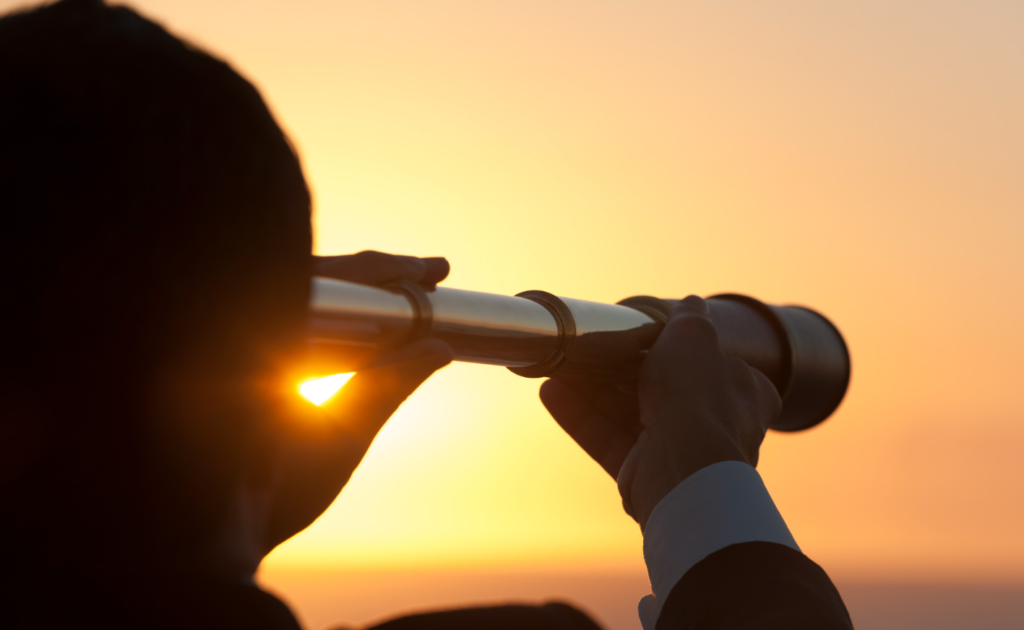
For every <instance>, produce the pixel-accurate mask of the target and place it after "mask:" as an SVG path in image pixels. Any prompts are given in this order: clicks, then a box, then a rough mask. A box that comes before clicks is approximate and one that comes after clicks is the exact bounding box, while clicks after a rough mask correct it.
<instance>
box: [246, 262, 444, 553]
mask: <svg viewBox="0 0 1024 630" xmlns="http://www.w3.org/2000/svg"><path fill="white" fill-rule="evenodd" d="M448 269H449V266H448V261H447V260H445V259H444V258H413V257H411V256H392V255H389V254H382V253H380V252H362V253H359V254H355V255H352V256H327V257H318V258H317V259H316V261H315V266H314V274H316V275H320V276H326V277H330V278H336V279H338V280H346V281H349V282H358V283H361V284H374V285H376V284H383V283H387V282H395V281H399V280H402V279H408V280H412V281H413V282H418V283H421V284H426V285H430V286H432V285H434V284H436V283H438V282H440V281H441V280H443V279H444V278H445V277H446V276H447V275H448ZM451 360H452V353H451V348H449V347H448V346H447V345H446V344H444V343H442V342H440V341H436V340H423V341H419V342H417V343H413V344H410V345H408V346H405V347H402V348H399V349H397V350H394V351H390V352H388V353H386V356H377V357H374V358H373V359H372V360H370V361H369V362H368V365H370V366H371V367H368V368H366V369H361V370H360V371H359V372H358V373H357V374H356V375H355V376H353V377H352V379H351V380H350V381H349V382H348V383H347V384H346V385H345V387H344V389H343V390H342V391H341V392H339V393H338V394H337V395H335V396H334V397H333V398H331V399H330V400H328V401H327V402H325V403H324V404H323V405H321V406H320V407H319V408H310V406H309V405H305V408H304V410H303V411H302V412H301V413H299V414H297V415H298V416H299V417H298V418H297V419H296V421H295V422H293V424H294V426H292V427H289V434H290V438H291V439H290V443H289V445H288V447H287V452H286V454H285V459H284V462H283V465H282V467H281V468H282V470H281V472H280V475H279V481H278V483H277V486H276V488H275V491H274V495H273V502H272V506H271V509H270V518H269V526H268V528H267V533H266V537H265V540H266V544H265V551H266V552H269V551H270V550H271V549H273V547H274V546H276V545H278V544H280V543H281V542H283V541H284V540H286V539H288V538H289V537H291V536H293V535H294V534H296V533H298V532H299V531H301V530H302V529H304V528H306V527H307V526H309V524H310V523H312V522H313V521H314V520H315V519H316V518H317V517H318V516H320V514H321V513H322V512H323V511H324V510H326V509H327V507H328V506H329V505H330V504H331V502H332V501H334V499H335V497H336V496H337V495H338V493H339V492H340V491H341V489H342V487H343V486H344V485H345V483H346V482H347V481H348V479H349V477H350V476H351V475H352V472H353V471H355V469H356V467H357V466H358V465H359V462H360V461H362V458H363V456H364V455H365V454H366V451H367V449H369V448H370V444H371V443H372V442H373V439H374V437H376V435H377V433H378V432H379V431H380V429H381V427H383V426H384V423H385V422H386V421H387V419H388V418H389V417H391V414H393V413H394V412H395V411H396V410H397V409H398V407H399V406H400V405H401V404H402V402H403V401H405V399H406V398H408V396H409V395H410V394H412V392H413V391H414V390H415V389H416V388H417V387H419V385H420V384H421V383H423V381H425V380H426V379H427V378H428V377H429V376H430V375H431V374H433V373H434V372H435V371H437V370H438V369H440V368H442V367H444V366H445V365H447V364H448V363H450V362H451ZM316 361H317V369H318V371H322V372H323V373H325V374H330V373H337V372H345V371H350V369H351V363H350V362H348V361H346V360H345V359H344V358H343V357H340V356H339V357H335V358H332V356H331V354H330V353H329V352H322V351H321V352H318V353H317V355H316ZM332 361H333V363H332ZM332 366H333V367H332Z"/></svg>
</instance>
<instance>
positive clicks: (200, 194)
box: [0, 0, 849, 630]
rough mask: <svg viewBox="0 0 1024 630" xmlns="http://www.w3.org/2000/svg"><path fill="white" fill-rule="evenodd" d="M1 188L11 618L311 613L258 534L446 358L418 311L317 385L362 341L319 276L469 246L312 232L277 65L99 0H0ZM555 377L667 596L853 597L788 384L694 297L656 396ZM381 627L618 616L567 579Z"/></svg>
mask: <svg viewBox="0 0 1024 630" xmlns="http://www.w3.org/2000/svg"><path fill="white" fill-rule="evenodd" d="M0 195H2V203H3V217H4V219H3V229H2V230H0V239H2V241H0V242H2V247H0V252H2V253H0V256H2V257H3V258H2V260H3V263H4V264H3V269H5V271H6V273H5V274H4V279H5V282H4V296H5V297H4V300H5V302H4V304H5V306H4V313H5V318H4V319H5V325H4V326H3V328H2V331H3V332H2V335H3V352H2V353H0V357H2V358H0V371H2V378H0V387H2V388H3V389H2V392H3V405H4V410H3V415H2V419H0V533H2V534H3V539H4V541H5V545H4V547H3V551H2V556H0V558H2V561H3V564H2V566H3V567H4V570H5V574H6V575H7V578H8V580H7V582H8V586H7V587H6V588H5V589H4V590H3V600H2V607H0V623H2V625H3V626H4V627H12V628H15V627H71V626H79V625H83V624H84V625H97V624H102V625H103V626H104V627H108V628H129V627H130V628H136V627H140V628H141V627H145V628H186V627H187V628H193V629H195V628H253V629H260V628H266V629H278V628H280V629H284V628H290V629H294V628H298V624H297V622H296V620H295V618H294V617H293V616H292V614H291V612H290V611H289V610H288V609H287V607H286V606H285V605H284V604H283V603H281V602H280V601H279V600H277V599H276V598H274V597H273V596H271V595H270V594H268V593H266V592H264V591H262V590H261V589H259V588H258V587H257V586H256V585H255V583H254V581H253V575H254V573H255V571H256V569H257V567H258V566H259V563H260V561H261V560H262V558H263V557H264V556H265V555H266V554H267V553H269V552H270V550H272V549H273V548H274V547H275V546H276V545H278V544H280V543H281V542H282V541H284V540H286V539H288V538H289V537H291V536H293V535H294V534H295V533H297V532H299V531H301V530H302V529H304V528H305V527H306V526H308V525H309V524H310V523H311V522H312V521H313V520H314V519H315V518H316V517H317V516H319V515H320V514H321V513H322V512H323V511H324V510H325V509H326V508H327V506H328V505H330V503H331V502H332V501H333V499H334V498H335V497H336V496H337V494H338V492H340V491H341V489H342V487H343V486H344V485H345V483H346V482H347V481H348V479H349V477H350V475H351V474H352V472H353V470H354V469H355V468H356V466H357V465H358V464H359V461H360V460H361V458H362V457H363V455H364V454H365V452H366V450H367V448H368V447H369V445H370V443H371V442H372V440H373V439H374V436H375V435H376V434H377V432H378V431H379V430H380V428H381V426H382V425H383V424H384V422H385V421H386V420H387V419H388V417H389V416H390V415H391V414H392V413H393V412H394V411H395V409H397V407H398V406H399V405H400V404H401V403H402V401H403V400H404V399H405V398H406V397H407V396H408V395H409V394H410V393H411V392H412V391H414V390H415V389H416V387H417V386H419V385H420V384H421V383H422V382H423V381H424V380H425V379H426V378H428V377H429V376H430V374H432V373H433V372H434V371H436V370H437V369H439V368H441V367H443V366H444V365H445V364H447V363H448V362H449V361H450V360H451V351H450V349H449V348H448V347H447V346H445V345H444V344H443V343H441V342H438V341H432V340H425V341H420V342H417V343H415V344H411V345H409V346H407V347H404V348H402V349H400V350H396V351H394V352H392V353H391V354H389V355H387V356H378V357H375V358H374V359H373V361H372V362H370V363H367V364H364V365H360V366H358V367H359V368H360V369H359V372H358V374H357V375H356V376H355V377H354V378H353V379H352V380H351V381H350V382H349V383H348V384H347V386H346V388H345V391H344V395H341V396H337V397H336V398H335V399H334V400H332V401H330V402H329V403H328V404H326V405H324V406H323V407H321V408H315V407H313V406H311V405H309V404H308V403H306V402H305V401H303V400H302V399H300V398H299V397H298V396H297V395H296V394H295V391H294V383H295V382H296V378H297V376H298V375H299V374H300V373H301V372H302V371H303V370H307V369H311V368H310V367H309V366H311V365H314V364H315V366H316V369H319V370H321V371H324V372H332V371H347V370H348V369H351V368H352V366H351V365H348V364H345V363H344V358H343V357H334V356H331V354H330V352H325V351H323V349H320V351H319V352H315V353H314V352H311V351H310V348H309V347H308V346H307V343H306V339H305V318H306V310H307V306H308V299H309V285H310V282H309V280H310V276H311V274H314V273H315V274H318V275H326V276H330V277H335V278H339V279H343V280H349V281H353V282H362V283H366V284H380V283H383V282H389V281H395V280H400V279H408V280H411V281H414V282H420V283H423V284H426V285H432V284H435V283H437V282H439V281H441V280H443V279H444V277H445V276H446V275H447V273H448V264H447V262H446V261H445V260H444V259H436V258H435V259H419V258H413V257H404V256H392V255H387V254H380V253H377V252H363V253H361V254H357V255H354V256H336V257H324V258H317V257H313V256H312V255H311V244H312V235H311V227H310V196H309V192H308V190H307V187H306V183H305V179H304V177H303V174H302V169H301V167H300V165H299V161H298V159H297V158H296V155H295V153H294V151H293V150H292V148H291V146H290V145H289V143H288V141H287V139H286V137H285V136H284V134H283V133H282V131H281V129H280V128H279V126H278V125H277V123H276V122H275V121H274V119H273V117H272V115H271V114H270V112H269V111H268V109H267V107H266V105H265V104H264V102H263V100H262V99H261V97H260V95H259V94H258V92H257V91H256V89H255V88H253V86H252V85H250V84H249V83H248V82H247V81H246V80H244V79H243V78H242V77H240V76H239V75H238V74H237V73H236V72H235V71H233V70H232V69H231V68H230V67H229V66H228V65H227V64H225V63H223V62H222V61H219V60H217V59H215V58H213V57H211V56H209V55H207V54H205V53H203V52H202V51H199V50H198V49H196V48H195V47H192V46H190V45H188V44H186V43H184V42H182V41H181V40H179V39H177V38H175V37H173V36H172V35H170V34H169V33H167V32H166V31H165V30H164V29H163V28H161V27H160V26H158V25H156V24H154V23H153V22H150V21H148V20H146V19H144V18H142V17H141V16H139V15H138V14H137V13H135V12H134V11H132V10H130V9H128V8H125V7H108V6H106V5H105V4H103V3H102V2H100V1H98V0H64V1H62V2H58V3H56V4H53V5H49V6H44V7H41V8H36V9H33V10H25V11H21V12H16V13H13V14H10V15H7V16H5V17H3V18H2V19H0ZM542 399H543V400H544V402H545V404H546V405H547V406H548V408H549V409H550V410H551V411H552V413H553V415H554V416H555V418H556V419H557V420H558V422H559V423H560V424H561V425H562V426H563V427H564V428H565V429H566V430H567V431H568V432H569V434H570V435H572V436H573V437H574V438H575V439H576V440H577V442H579V443H580V445H581V446H582V447H583V448H584V449H585V450H586V451H587V452H588V453H590V454H591V455H592V456H593V457H594V458H595V459H596V460H597V461H598V462H599V463H600V464H601V465H602V466H603V467H604V468H605V470H607V471H608V472H609V473H610V474H611V475H612V476H613V477H615V478H617V479H618V482H619V488H620V490H621V492H622V496H623V501H624V505H625V507H626V509H627V511H628V512H629V513H630V514H632V515H633V516H634V517H635V518H636V519H637V520H638V522H639V523H640V525H641V527H643V528H645V553H646V554H647V556H648V558H647V559H648V562H649V565H650V567H651V570H652V586H653V588H654V593H653V595H652V596H651V597H649V598H646V599H645V600H644V603H642V605H641V617H642V619H643V621H644V623H645V625H647V626H648V627H654V626H655V625H656V626H657V627H658V628H675V627H707V628H739V627H755V626H756V627H787V628H800V627H808V628H810V627H815V628H832V627H835V628H846V627H849V618H848V616H847V615H846V612H845V609H844V608H843V605H842V601H841V599H840V598H839V596H838V593H836V592H835V589H834V588H833V587H832V585H831V582H830V581H829V580H828V577H827V576H825V574H824V573H823V572H821V571H820V569H818V568H817V567H816V565H814V564H813V563H811V562H810V560H808V559H806V557H804V556H803V555H802V554H800V553H799V551H798V548H797V547H796V544H795V542H793V541H792V537H790V536H789V534H788V530H786V528H785V524H784V522H782V519H781V517H780V516H778V513H777V512H776V511H774V506H773V505H772V504H771V500H770V498H768V497H767V493H766V492H765V491H764V489H763V485H760V486H759V485H758V484H759V483H760V480H759V478H758V477H756V472H754V471H753V468H752V466H753V465H754V464H756V459H757V451H758V447H759V445H760V442H761V439H762V438H763V436H764V431H765V427H766V426H767V423H768V422H769V421H770V420H771V417H772V415H773V414H774V413H777V411H778V405H779V403H778V396H777V395H776V394H775V392H774V390H773V389H772V388H771V385H770V384H769V383H768V381H767V380H766V379H765V378H764V377H763V376H761V375H760V374H759V373H757V372H756V371H754V370H751V369H750V368H748V367H746V365H745V364H742V362H737V361H736V360H733V359H727V358H725V357H724V356H722V354H721V351H720V350H719V349H718V346H717V341H716V338H715V334H714V329H713V327H712V326H711V325H710V322H709V320H708V319H707V313H706V309H705V308H704V306H703V303H702V302H701V301H700V300H699V298H691V299H688V300H687V301H685V302H684V303H683V304H682V305H681V306H680V307H679V308H678V309H677V311H676V312H675V313H674V314H673V319H672V321H671V322H670V323H669V324H668V326H667V327H666V330H665V332H664V333H663V334H662V336H661V337H660V338H659V340H658V341H657V343H656V344H655V346H654V347H653V348H652V350H651V353H650V356H649V358H648V359H647V362H646V364H645V367H644V376H643V377H642V380H641V388H640V392H639V404H638V403H637V402H636V401H635V399H629V398H622V397H621V396H620V395H619V394H617V393H615V392H613V391H609V390H607V389H605V388H602V387H601V386H599V385H596V384H593V383H585V382H576V381H564V380H552V381H549V382H548V383H546V384H545V385H544V387H543V388H542ZM723 493H724V494H723ZM721 496H727V497H730V500H729V501H725V502H724V503H723V502H722V501H717V500H716V499H715V497H721ZM716 501H717V503H716ZM702 514H704V515H706V517H707V518H704V517H702V516H701V515H702ZM702 519H703V520H702ZM744 523H746V524H747V525H749V526H747V525H744ZM723 528H724V529H723ZM709 529H710V530H713V531H712V532H711V535H704V536H702V535H701V533H702V532H703V533H704V534H708V531H709ZM722 531H725V532H726V533H725V534H722V535H717V534H721V533H722ZM716 532H717V534H716ZM762 622H763V623H762ZM772 624H774V625H772ZM382 627H386V628H391V629H392V630H394V629H400V628H442V627H443V628H469V627H486V628H520V627H531V628H580V629H584V628H588V629H589V628H595V627H596V624H594V622H593V621H591V620H590V619H589V618H587V617H586V616H585V615H584V614H583V613H581V612H579V611H577V610H575V609H573V608H571V607H569V606H566V605H562V604H550V605H547V606H541V607H528V606H510V607H498V608H481V609H468V610H463V611H449V612H444V613H431V614H425V615H418V616H413V617H406V618H401V619H396V620H393V621H391V622H388V623H386V624H384V626H382Z"/></svg>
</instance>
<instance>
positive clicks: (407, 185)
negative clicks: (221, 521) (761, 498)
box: [0, 0, 1024, 583]
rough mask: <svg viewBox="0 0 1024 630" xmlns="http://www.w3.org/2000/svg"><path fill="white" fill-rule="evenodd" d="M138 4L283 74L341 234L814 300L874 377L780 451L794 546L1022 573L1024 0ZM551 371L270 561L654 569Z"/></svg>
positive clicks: (393, 471)
mask: <svg viewBox="0 0 1024 630" xmlns="http://www.w3.org/2000/svg"><path fill="white" fill-rule="evenodd" d="M20 4H22V3H16V2H8V1H7V0H0V9H3V10H7V9H10V8H13V7H15V6H19V5H20ZM132 5H133V6H135V7H136V8H138V9H139V10H140V11H142V12H143V13H145V14H147V15H148V16H150V17H153V18H156V19H158V20H160V21H162V22H163V23H164V24H165V25H166V26H167V27H168V28H169V29H171V30H172V31H173V32H175V33H176V34H178V35H181V36H184V37H186V38H188V39H190V40H192V41H193V42H195V43H197V44H198V45H200V46H201V47H203V48H205V49H208V50H210V51H212V52H214V53H215V54H217V55H219V56H221V57H223V58H225V59H227V60H228V61H229V62H230V63H231V64H232V65H233V66H234V67H235V68H236V69H238V70H239V71H240V72H241V73H242V74H243V75H245V76H246V77H248V78H249V79H250V80H251V81H253V82H254V83H255V84H256V85H257V86H258V87H259V88H260V89H261V91H262V93H263V95H264V97H265V98H266V99H267V100H268V102H269V103H270V104H271V107H272V109H273V110H274V112H275V113H276V115H277V117H278V120H279V121H280V123H281V124H282V125H283V126H284V128H285V129H286V130H287V131H288V133H289V135H290V137H291V139H292V140H293V142H294V143H295V145H296V147H297V149H298V151H299V153H300V155H301V157H302V160H303V163H304V166H305V169H306V173H307V176H308V178H309V181H310V183H311V186H312V189H313V191H314V195H315V213H316V214H315V224H316V230H317V232H316V250H317V253H322V254H338V253H348V252H355V251H359V250H361V249H379V250H382V251H390V252H395V253H405V254H414V255H424V256H429V255H443V256H447V257H448V258H449V260H450V261H451V262H452V274H451V276H450V278H449V280H448V281H447V284H448V285H450V286H453V287H457V288H465V289H474V290H481V291H488V292H493V293H509V294H511V293H517V292H520V291H524V290H528V289H543V290H546V291H550V292H553V293H556V294H559V295H564V296H570V297H578V298H584V299H590V300H598V301H617V300H619V299H622V298H624V297H627V296H630V295H636V294H652V295H660V296H664V297H682V296H684V295H687V294H689V293H697V294H702V295H708V294H714V293H721V292H739V293H747V294H750V295H753V296H756V297H759V298H761V299H763V300H765V301H769V302H774V303H798V304H804V305H808V306H811V307H813V308H815V309H817V310H819V311H821V312H822V313H824V314H825V315H827V316H828V317H830V318H831V319H832V320H833V321H834V322H835V323H836V324H837V325H838V326H839V328H840V329H841V330H842V331H843V333H844V334H845V336H846V339H847V342H848V344H849V346H850V349H851V352H852V356H853V366H854V373H853V381H852V384H851V388H850V391H849V394H848V397H847V399H846V401H845V402H844V404H843V406H842V407H841V408H840V410H839V412H838V413H836V414H835V416H833V418H832V419H830V420H829V421H828V422H826V423H825V424H823V425H821V426H820V427H818V428H816V429H813V430H811V431H809V432H807V433H802V434H794V435H777V434H776V435H771V436H769V438H768V439H767V441H766V443H765V446H764V448H763V450H762V464H761V466H760V467H759V469H760V470H761V473H762V475H763V476H764V478H765V480H766V482H767V484H768V487H769V489H770V490H771V492H772V494H773V496H774V497H775V499H776V502H777V503H778V505H779V507H780V509H781V510H782V512H783V514H784V516H785V517H786V519H787V521H788V523H789V525H790V528H791V529H792V531H793V533H794V535H795V537H796V539H797V541H798V542H799V543H800V545H801V547H802V548H803V549H804V551H806V552H807V553H808V554H809V555H810V556H811V557H812V558H813V559H815V560H816V561H818V562H819V563H821V564H822V565H823V566H825V567H826V568H828V569H836V570H841V571H845V572H847V573H853V574H857V575H864V576H881V575H884V576H904V577H908V578H915V577H935V576H948V577H957V578H962V579H977V580H1000V581H1011V582H1017V583H1024V536H1021V532H1022V531H1024V455H1022V454H1021V453H1022V444H1024V368H1022V357H1024V332H1022V326H1024V290H1022V288H1024V4H1022V3H1020V2H1012V1H1008V0H1004V1H997V0H973V1H971V2H966V1H952V0H930V1H928V2H925V1H923V0H914V1H905V2H891V1H887V2H882V1H880V0H869V1H864V2H857V3H851V2H836V1H826V2H820V1H813V2H812V1H810V0H807V1H795V0H791V1H787V0H782V1H778V2H772V3H766V2H750V1H740V0H725V1H720V2H683V1H647V0H629V1H626V0H591V1H583V0H493V1H480V0H478V1H468V0H467V1H453V0H431V1H429V2H427V1H423V0H374V1H372V2H371V1H366V2H348V1H338V0H333V1H327V0H291V1H289V2H280V1H277V2H270V1H266V0H245V1H242V0H203V1H198V0H173V1H172V0H140V1H139V2H135V3H132ZM537 386H538V382H536V381H532V380H527V379H521V378H519V377H516V376H514V375H512V374H510V373H509V372H507V371H506V370H503V369H500V368H493V367H484V366H471V365H454V366H451V367H449V368H447V369H445V370H444V371H443V372H442V373H440V374H438V375H437V376H435V377H434V378H433V379H432V380H431V381H430V382H429V383H428V384H427V385H426V386H425V387H424V388H423V389H422V390H421V391H419V392H417V394H415V395H414V397H413V398H411V399H410V400H409V401H408V403H407V404H406V405H405V406H404V407H403V408H402V409H401V410H400V412H399V413H398V414H397V415H396V416H395V417H394V418H393V419H392V421H391V422H390V423H389V424H388V425H387V427H386V428H385V429H384V431H383V433H382V434H381V435H380V437H379V439H378V441H377V442H376V443H375V445H374V446H373V448H372V450H371V452H370V454H369V456H368V457H367V459H366V460H365V462H364V464H363V465H362V467H361V468H360V469H359V470H358V471H357V473H356V474H355V476H354V477H353V479H352V481H351V482H350V484H349V486H348V487H347V488H346V489H345V491H344V492H343V493H342V495H341V497H340V498H339V499H338V501H336V503H335V505H334V506H333V507H332V508H331V509H330V510H329V511H328V512H327V513H326V514H325V515H324V516H323V517H322V518H321V519H320V520H319V521H318V522H317V523H315V524H314V525H313V526H312V527H311V528H310V529H309V530H308V531H306V532H305V533H303V534H301V535H299V536H298V537H296V538H295V539H293V540H292V541H289V542H288V543H286V544H285V545H283V546H282V547H281V548H279V549H278V550H277V551H275V552H274V554H273V555H272V556H271V557H270V558H269V560H268V561H267V562H268V565H269V566H279V567H281V566H288V567H325V566H326V567H335V568H346V567H352V568H368V567H372V568H378V567H406V568H408V567H419V568H429V567H458V566H482V567H505V566H514V567H523V566H559V567H591V566H593V567H627V568H628V567H637V566H642V557H641V555H640V554H641V538H640V532H639V529H638V527H637V526H636V525H635V523H633V521H632V520H631V519H630V518H629V517H627V516H626V515H625V514H624V513H622V511H621V508H620V505H619V499H618V495H617V492H616V489H615V485H614V483H613V482H612V481H611V480H610V479H608V478H607V477H606V475H605V474H604V472H603V471H602V470H601V469H600V468H599V467H598V466H597V465H596V464H594V463H592V462H591V461H590V460H589V459H588V458H587V457H586V456H585V455H584V454H583V453H582V452H581V451H580V450H579V449H578V448H577V447H576V446H575V445H574V444H573V443H572V441H571V440H570V439H569V438H568V437H566V436H565V435H563V434H562V432H561V430H560V429H558V427H557V426H556V425H555V424H554V423H553V422H552V421H551V420H550V419H549V418H548V417H547V415H546V413H545V412H544V410H543V408H542V406H541V405H540V403H539V401H538V399H537ZM343 391H344V390H343Z"/></svg>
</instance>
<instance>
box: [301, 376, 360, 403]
mask: <svg viewBox="0 0 1024 630" xmlns="http://www.w3.org/2000/svg"><path fill="white" fill-rule="evenodd" d="M353 376H355V372H346V373H345V374H332V375H331V376H325V377H323V378H315V379H311V380H308V381H304V382H303V383H300V384H299V393H300V394H302V395H303V397H305V398H306V400H308V401H309V402H311V403H313V404H314V405H316V406H318V407H319V406H320V405H322V404H324V403H325V402H327V401H328V400H330V398H331V396H334V395H335V394H336V393H338V390H339V389H341V388H342V387H344V386H345V383H347V382H348V381H349V379H350V378H352V377H353Z"/></svg>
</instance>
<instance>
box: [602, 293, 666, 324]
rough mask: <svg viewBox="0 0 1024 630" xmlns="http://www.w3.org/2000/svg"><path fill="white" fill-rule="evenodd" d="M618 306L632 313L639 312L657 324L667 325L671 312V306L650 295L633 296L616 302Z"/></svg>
mask: <svg viewBox="0 0 1024 630" xmlns="http://www.w3.org/2000/svg"><path fill="white" fill-rule="evenodd" d="M616 304H618V305H619V306H627V307H629V308H631V309H633V310H634V311H640V312H641V313H643V314H644V315H646V316H648V317H650V318H651V319H653V320H654V321H655V322H657V323H659V324H667V323H668V315H669V313H671V312H672V305H671V304H669V303H668V302H666V301H665V300H663V299H661V298H656V297H653V296H650V295H634V296H633V297H628V298H626V299H625V300H619V301H618V302H616Z"/></svg>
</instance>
